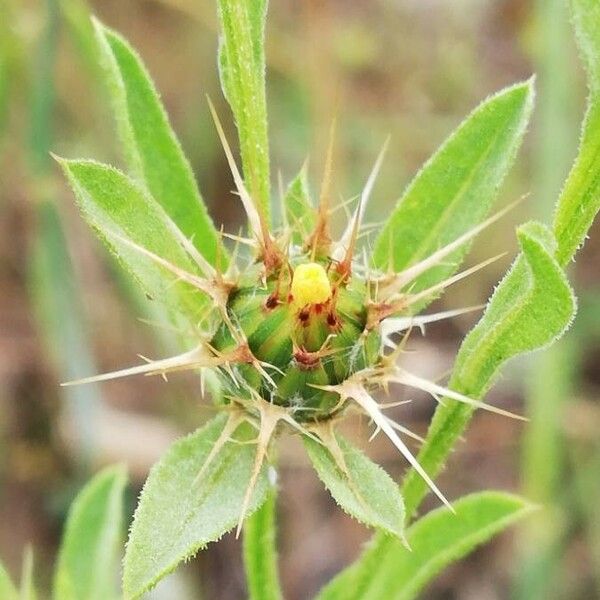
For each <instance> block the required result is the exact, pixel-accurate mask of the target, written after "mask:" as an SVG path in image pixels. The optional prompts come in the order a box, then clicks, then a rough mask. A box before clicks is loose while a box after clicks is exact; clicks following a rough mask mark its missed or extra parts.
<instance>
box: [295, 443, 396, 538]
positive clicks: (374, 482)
mask: <svg viewBox="0 0 600 600" xmlns="http://www.w3.org/2000/svg"><path fill="white" fill-rule="evenodd" d="M303 441H304V446H305V448H306V450H307V452H308V456H309V457H310V460H311V462H312V465H313V467H314V468H315V470H316V471H317V473H318V475H319V477H320V478H321V480H322V481H323V483H324V484H325V485H326V486H327V489H328V490H329V491H330V492H331V495H332V496H333V497H334V499H335V501H336V502H337V503H338V504H339V505H340V506H341V507H342V508H343V509H344V510H345V511H346V512H347V513H348V514H349V515H351V516H353V517H354V518H356V519H358V520H359V521H360V522H362V523H365V524H366V525H369V526H370V527H376V528H378V529H381V530H382V531H384V532H386V533H388V534H392V535H393V536H395V537H396V538H400V539H401V540H403V539H404V502H403V500H402V496H401V495H400V490H399V489H398V486H397V485H396V483H395V482H394V480H393V479H392V478H391V477H390V476H389V475H388V474H387V473H386V472H385V471H384V470H383V469H382V468H381V467H380V466H379V465H377V464H375V463H374V462H372V461H371V460H369V459H368V458H367V457H366V456H365V455H364V454H363V453H362V452H361V451H360V450H358V449H357V448H355V447H354V446H352V445H351V444H350V442H348V441H347V440H345V439H344V438H343V437H342V436H341V435H335V437H333V436H332V439H331V441H330V442H328V441H326V442H324V444H320V443H319V442H317V441H315V440H313V439H311V438H309V437H306V436H304V438H303ZM331 444H334V449H333V451H332V450H330V449H329V447H330V446H331ZM338 453H339V456H335V455H336V454H338Z"/></svg>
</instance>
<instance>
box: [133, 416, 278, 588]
mask: <svg viewBox="0 0 600 600" xmlns="http://www.w3.org/2000/svg"><path fill="white" fill-rule="evenodd" d="M226 423H227V415H225V414H220V415H218V416H217V417H215V418H214V419H212V420H211V421H209V422H208V423H207V424H206V425H205V426H204V427H202V428H201V429H198V430H197V431H196V432H194V433H192V434H190V435H188V436H187V437H185V438H183V439H181V440H178V441H177V442H175V443H174V444H173V445H172V446H171V448H170V449H169V450H168V451H167V453H166V454H165V455H164V456H163V457H162V459H161V460H160V461H159V462H158V463H157V464H156V465H154V467H153V468H152V470H151V472H150V475H149V477H148V479H147V481H146V484H145V485H144V489H143V491H142V494H141V496H140V500H139V504H138V507H137V509H136V512H135V516H134V521H133V525H132V527H131V532H130V535H129V541H128V543H127V550H126V553H125V563H124V575H123V587H124V593H125V597H126V598H137V597H139V596H140V595H141V594H143V593H144V592H146V591H147V590H149V589H150V588H151V587H153V586H154V585H155V584H156V583H157V582H158V581H159V580H160V579H162V578H163V577H164V576H165V575H167V574H168V573H170V572H171V571H173V569H175V567H176V566H177V565H178V564H179V563H180V562H182V561H184V560H186V559H188V558H190V557H192V556H193V555H194V554H196V552H198V550H200V549H201V548H203V547H204V546H206V544H208V543H209V542H213V541H215V540H217V539H219V538H220V537H221V536H222V535H223V534H224V533H226V532H227V531H229V530H230V529H231V528H232V527H233V526H235V525H236V524H237V523H238V520H239V519H240V517H241V514H240V513H241V510H242V507H243V501H244V496H245V493H246V488H247V486H248V483H249V481H250V477H251V473H252V469H253V465H254V459H255V456H256V444H253V443H239V442H248V441H250V440H251V439H253V437H254V436H255V432H254V431H253V430H252V429H251V427H250V426H249V425H247V424H243V425H240V426H239V428H238V429H237V430H236V432H235V434H234V435H235V438H236V439H234V440H232V439H231V438H229V437H228V438H227V440H220V435H221V433H222V432H223V430H224V427H225V425H226ZM214 447H216V448H217V452H216V454H213V455H212V459H211V460H210V462H208V463H207V464H205V463H206V461H207V458H209V454H210V453H211V449H213V448H214ZM265 471H266V468H265V467H263V468H262V469H261V472H260V475H259V478H258V481H257V485H256V487H255V489H254V492H253V495H252V499H251V502H250V506H249V511H248V513H249V514H250V513H251V512H253V511H254V510H256V509H257V508H258V507H259V506H260V505H261V504H262V503H263V502H264V500H265V498H266V494H267V485H268V484H267V477H266V473H265ZM199 475H200V477H199Z"/></svg>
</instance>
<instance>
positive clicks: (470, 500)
mask: <svg viewBox="0 0 600 600" xmlns="http://www.w3.org/2000/svg"><path fill="white" fill-rule="evenodd" d="M454 509H455V510H456V514H455V515H454V514H452V513H451V512H450V511H449V510H447V509H446V508H439V509H437V510H434V511H432V512H430V513H429V514H427V515H426V516H424V517H423V518H422V519H420V520H419V521H417V522H416V523H415V524H414V525H412V526H411V527H410V528H409V529H408V530H407V532H406V537H407V541H408V544H409V547H410V550H407V549H406V548H403V547H402V546H400V545H399V544H397V543H395V544H393V546H392V545H391V544H390V543H388V544H385V543H383V544H379V545H376V546H373V547H371V548H369V549H367V551H366V553H365V556H364V557H363V560H362V561H361V562H360V563H358V564H357V565H356V566H354V567H352V568H351V569H348V570H347V571H345V572H344V573H343V574H342V575H341V576H338V577H337V578H336V579H334V580H333V581H332V582H331V583H330V584H329V585H328V586H327V587H326V588H324V590H323V591H322V592H321V594H319V596H318V600H388V599H390V600H392V599H393V600H410V599H411V598H416V597H417V595H418V593H419V592H420V591H421V590H422V589H423V587H424V586H425V585H427V584H428V583H429V582H430V581H431V580H432V579H433V578H434V577H435V576H436V575H437V574H438V573H439V572H440V571H442V569H444V568H445V567H446V566H448V565H449V564H451V563H452V562H454V561H456V560H458V559H460V558H462V557H463V556H465V555H467V554H468V553H469V552H471V550H473V548H475V546H477V545H479V544H482V543H483V542H486V541H487V540H489V539H490V538H491V537H492V536H494V535H496V534H497V533H499V532H501V531H502V530H504V529H506V527H508V526H509V525H511V524H513V523H515V522H516V521H518V520H520V519H522V518H523V517H524V516H526V515H528V514H529V513H531V511H532V510H533V508H532V506H531V505H528V504H527V503H525V502H524V501H523V500H522V499H520V498H519V497H517V496H512V495H509V494H503V493H498V492H481V493H477V494H472V495H470V496H465V497H464V498H461V499H460V500H458V501H457V502H455V503H454ZM387 539H388V540H389V539H390V538H387Z"/></svg>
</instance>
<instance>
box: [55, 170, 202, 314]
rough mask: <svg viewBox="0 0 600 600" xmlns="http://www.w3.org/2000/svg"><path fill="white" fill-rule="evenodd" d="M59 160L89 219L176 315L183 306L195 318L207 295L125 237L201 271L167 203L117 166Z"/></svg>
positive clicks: (188, 268) (190, 270) (150, 291)
mask: <svg viewBox="0 0 600 600" xmlns="http://www.w3.org/2000/svg"><path fill="white" fill-rule="evenodd" d="M57 160H58V162H59V163H60V165H61V166H62V168H63V170H64V172H65V174H66V176H67V178H68V180H69V182H70V184H71V186H72V188H73V191H74V192H75V197H76V198H77V201H78V203H79V206H80V208H81V210H82V212H83V215H84V217H85V218H86V220H87V221H88V223H89V224H90V225H91V226H92V228H93V229H94V230H95V231H96V232H97V233H98V235H99V236H100V238H101V239H102V240H103V241H104V242H105V243H106V245H107V246H108V247H109V248H110V249H111V251H112V252H114V254H115V255H116V256H117V257H118V258H119V260H120V261H121V262H122V263H123V264H124V266H125V267H126V268H127V269H128V270H129V271H130V272H131V274H132V275H133V276H134V277H135V278H136V279H137V280H138V281H139V282H140V284H141V285H142V287H143V288H144V290H145V291H146V293H147V294H148V295H149V296H150V297H151V298H157V299H160V301H161V303H163V304H164V305H165V306H166V307H167V308H168V309H169V310H170V312H171V314H172V316H173V317H175V315H178V314H180V313H182V312H183V313H184V314H185V315H186V316H187V317H188V320H189V322H190V323H193V324H195V323H196V322H197V320H198V316H199V314H200V311H201V310H202V307H203V305H204V297H203V295H202V294H200V293H199V292H198V291H197V290H192V289H190V287H189V286H188V285H187V284H185V283H183V282H177V283H174V280H175V276H174V275H173V274H172V273H170V272H168V271H167V270H166V269H165V268H164V267H162V266H160V265H157V264H156V263H155V262H154V261H153V260H152V259H151V258H149V257H147V256H145V255H144V254H143V253H141V252H140V251H139V250H137V249H135V248H132V247H131V246H129V245H127V244H125V243H124V242H123V241H122V239H120V238H127V239H129V240H131V241H132V242H134V243H136V244H138V245H139V246H142V247H143V248H145V249H146V250H149V251H150V252H153V253H154V254H156V255H157V256H160V257H161V258H162V259H164V260H166V261H169V262H170V263H171V264H173V265H175V266H177V267H179V268H181V269H185V270H186V271H187V272H188V273H194V272H196V270H195V268H194V266H193V265H192V263H191V261H190V260H189V259H188V257H187V255H186V254H185V252H184V250H183V249H182V248H181V246H180V245H179V241H178V239H177V237H176V236H175V234H174V233H173V230H172V228H171V227H170V226H169V224H168V222H167V216H166V215H165V212H164V211H163V209H162V208H161V207H160V206H159V205H158V204H157V203H156V202H155V201H154V200H153V199H152V198H151V197H150V196H149V195H148V193H147V192H146V191H145V190H144V189H143V188H142V187H141V186H139V185H138V184H137V183H135V182H134V181H133V180H131V179H129V177H127V176H126V175H124V174H123V173H121V172H120V171H118V170H117V169H114V168H113V167H109V166H106V165H102V164H99V163H97V162H94V161H89V160H64V159H57ZM115 234H116V236H120V237H116V236H115Z"/></svg>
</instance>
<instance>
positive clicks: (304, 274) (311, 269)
mask: <svg viewBox="0 0 600 600" xmlns="http://www.w3.org/2000/svg"><path fill="white" fill-rule="evenodd" d="M292 296H293V297H294V303H295V304H296V305H297V306H306V305H307V304H323V303H324V302H327V300H329V299H330V298H331V285H330V283H329V278H328V277H327V273H326V272H325V269H324V268H323V267H322V266H321V265H320V264H318V263H305V264H302V265H298V266H297V267H296V269H295V270H294V277H293V279H292Z"/></svg>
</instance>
